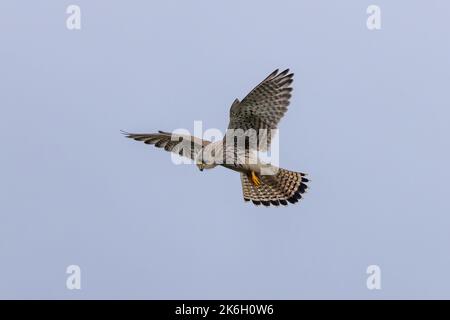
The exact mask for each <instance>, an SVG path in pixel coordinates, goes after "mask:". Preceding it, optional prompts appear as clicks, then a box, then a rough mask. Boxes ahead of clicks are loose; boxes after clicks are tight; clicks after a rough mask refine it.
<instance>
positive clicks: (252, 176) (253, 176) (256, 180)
mask: <svg viewBox="0 0 450 320" xmlns="http://www.w3.org/2000/svg"><path fill="white" fill-rule="evenodd" d="M250 180H251V181H252V182H253V185H254V186H256V187H259V185H261V179H259V177H258V176H257V175H256V173H255V171H251V172H250Z"/></svg>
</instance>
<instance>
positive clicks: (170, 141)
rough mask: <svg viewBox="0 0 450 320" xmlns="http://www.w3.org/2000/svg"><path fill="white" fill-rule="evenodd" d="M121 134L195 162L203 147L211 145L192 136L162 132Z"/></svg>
mask: <svg viewBox="0 0 450 320" xmlns="http://www.w3.org/2000/svg"><path fill="white" fill-rule="evenodd" d="M122 133H123V134H124V135H125V137H127V138H130V139H134V140H136V141H142V142H144V143H145V144H153V145H155V147H157V148H164V150H166V151H170V152H174V153H177V154H179V155H180V156H184V157H188V158H190V159H192V160H195V155H196V154H197V153H198V152H199V151H200V150H201V149H202V147H203V146H206V145H208V144H210V143H211V142H210V141H207V140H202V139H200V138H197V137H194V136H188V135H180V134H175V133H174V134H172V133H170V132H164V131H158V133H128V132H124V131H123V132H122Z"/></svg>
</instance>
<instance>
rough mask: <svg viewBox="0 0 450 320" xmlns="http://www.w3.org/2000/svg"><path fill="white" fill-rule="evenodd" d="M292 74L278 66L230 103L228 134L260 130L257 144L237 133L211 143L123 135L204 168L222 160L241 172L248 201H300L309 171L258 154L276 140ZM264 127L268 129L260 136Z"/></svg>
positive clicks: (164, 134) (156, 135)
mask: <svg viewBox="0 0 450 320" xmlns="http://www.w3.org/2000/svg"><path fill="white" fill-rule="evenodd" d="M293 76H294V74H293V73H290V72H289V69H286V70H284V71H282V72H279V71H278V69H277V70H275V71H274V72H272V73H271V74H270V75H269V76H268V77H266V78H265V79H264V80H263V81H262V82H261V83H260V84H258V85H257V86H256V87H255V88H254V89H253V90H251V91H250V93H249V94H248V95H247V96H246V97H245V98H244V99H242V101H239V100H238V99H236V100H235V101H234V102H233V104H232V105H231V107H230V121H229V124H228V129H227V135H228V134H229V133H232V132H234V131H235V130H236V129H237V131H239V129H242V130H241V131H242V132H243V133H240V134H243V135H244V136H245V135H246V133H248V132H250V131H251V130H255V131H256V132H258V137H257V142H258V143H257V144H256V146H253V145H251V144H249V143H248V144H247V142H246V143H245V144H244V145H243V146H240V145H239V144H237V143H235V139H234V137H233V136H232V142H230V141H229V140H228V139H227V138H224V139H223V140H222V141H216V142H210V141H206V140H202V139H200V138H197V137H193V136H188V135H178V134H175V133H173V134H172V133H169V132H164V131H159V132H158V133H149V134H148V133H145V134H139V133H128V132H124V134H125V136H126V137H128V138H131V139H134V140H136V141H142V142H144V143H146V144H152V145H155V146H156V147H159V148H164V150H166V151H170V152H174V153H177V154H180V155H182V156H185V157H188V158H190V159H192V160H194V161H195V163H196V165H197V166H198V167H199V169H200V170H201V171H203V169H211V168H214V167H216V166H217V165H221V166H223V167H225V168H228V169H231V170H234V171H237V172H240V176H241V184H242V192H243V197H244V200H245V201H252V202H253V203H254V204H255V205H261V204H262V205H264V206H271V205H274V206H279V205H287V204H288V203H296V202H298V201H299V200H300V199H301V198H302V195H303V194H304V193H305V192H306V189H307V188H308V186H307V183H308V182H309V180H308V179H307V178H306V177H305V176H306V174H304V173H301V172H294V171H289V170H286V169H282V168H277V167H274V166H272V165H270V164H265V163H262V162H260V160H259V158H258V156H257V154H258V151H266V150H267V149H268V147H269V146H270V143H271V141H272V135H271V131H270V130H273V129H277V127H278V124H279V122H280V120H281V118H282V117H283V116H284V114H285V113H286V111H287V109H288V106H289V99H290V98H291V92H292V87H291V85H292V83H293ZM261 130H267V131H261ZM261 132H264V133H265V134H264V135H260V133H261ZM226 137H227V136H226ZM261 138H262V139H261ZM244 139H247V138H245V137H244ZM263 139H266V141H267V144H261V143H260V142H261V141H264V140H263ZM255 159H256V160H255ZM252 161H253V162H252ZM266 169H270V170H266ZM268 172H270V174H268Z"/></svg>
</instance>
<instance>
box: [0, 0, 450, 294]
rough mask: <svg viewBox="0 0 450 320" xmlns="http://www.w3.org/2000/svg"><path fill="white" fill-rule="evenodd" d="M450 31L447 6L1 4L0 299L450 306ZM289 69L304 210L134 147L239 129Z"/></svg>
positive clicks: (287, 135) (289, 150) (223, 175)
mask: <svg viewBox="0 0 450 320" xmlns="http://www.w3.org/2000/svg"><path fill="white" fill-rule="evenodd" d="M70 4H77V5H79V6H80V7H81V10H82V17H81V19H82V29H81V30H79V31H70V30H68V29H67V28H66V18H67V16H68V15H67V14H66V12H65V11H66V8H67V6H68V5H70ZM370 4H376V5H379V6H380V7H381V18H382V29H381V30H378V31H369V30H368V29H367V27H366V19H367V14H366V8H367V7H368V6H369V5H370ZM449 21H450V3H449V2H448V1H444V0H440V1H438V0H431V1H406V0H403V1H385V0H383V1H382V0H377V1H361V0H354V1H331V0H329V1H294V0H293V1H256V0H255V1H238V0H233V1H206V0H204V1H106V0H102V1H101V0H97V1H85V0H83V1H82V0H74V1H56V0H54V1H49V0H47V1H12V0H7V1H1V2H0V35H1V37H0V38H1V44H0V88H1V89H0V108H1V116H0V133H1V134H0V146H1V157H0V219H1V220H0V298H63V299H78V298H86V299H91V298H105V299H106V298H139V299H141V298H142V299H143V298H149V299H220V298H224V299H226V298H235V299H247V298H249V299H301V298H362V299H379V298H388V299H389V298H450V274H449V270H450V256H449V244H450V203H449V198H450V197H449V181H450V170H449V163H450V143H449V136H450V122H449V119H450V98H449V92H450V91H449V82H450V58H449V57H450V41H449ZM287 67H289V68H291V70H292V71H293V72H295V81H294V85H293V86H294V94H293V98H292V101H291V105H290V107H289V111H288V112H287V114H286V117H285V118H284V119H283V120H282V121H281V123H280V144H281V154H280V162H281V166H282V167H284V168H288V169H291V170H296V171H303V172H308V173H309V174H310V177H311V180H312V182H311V184H310V185H311V189H310V191H309V193H308V194H307V195H306V196H305V197H304V200H302V201H301V202H300V203H298V204H297V205H292V206H288V207H281V208H273V207H272V208H264V207H255V206H253V205H252V204H249V203H244V201H243V199H242V191H241V184H240V179H239V175H238V174H237V173H235V172H232V171H228V170H226V169H223V168H218V169H215V170H212V171H203V172H200V171H199V170H198V169H197V168H196V167H194V166H175V165H174V164H173V163H172V162H171V161H170V154H168V153H165V152H163V151H161V150H159V149H156V148H153V147H150V146H146V145H144V144H142V143H138V142H134V141H131V140H127V139H125V138H123V136H122V135H121V134H120V130H121V129H123V130H128V131H131V132H154V131H156V130H167V131H171V130H173V129H176V128H186V129H189V130H193V125H194V120H202V121H203V124H204V128H219V129H225V127H226V125H227V123H228V109H229V107H230V105H231V103H232V102H233V100H234V99H235V98H243V97H244V96H245V94H246V93H247V92H248V91H249V90H250V89H252V88H253V86H254V85H256V84H257V83H258V82H260V81H261V80H262V79H263V78H264V77H266V76H267V75H268V74H269V73H270V72H272V71H273V70H274V69H276V68H287ZM72 264H76V265H79V266H80V267H81V270H82V289H81V290H78V291H77V290H68V289H66V278H67V275H66V267H67V266H68V265H72ZM373 264H375V265H379V266H380V268H381V272H382V278H381V281H382V289H381V290H372V291H371V290H368V289H367V287H366V278H367V276H368V275H367V274H366V268H367V266H369V265H373Z"/></svg>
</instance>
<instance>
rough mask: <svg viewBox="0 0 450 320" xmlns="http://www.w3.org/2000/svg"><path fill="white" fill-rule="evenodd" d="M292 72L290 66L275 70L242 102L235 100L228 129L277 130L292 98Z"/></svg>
mask: <svg viewBox="0 0 450 320" xmlns="http://www.w3.org/2000/svg"><path fill="white" fill-rule="evenodd" d="M293 76H294V74H293V73H289V69H286V70H284V71H283V72H281V73H278V69H277V70H275V71H274V72H272V73H271V74H270V75H269V76H268V77H267V78H266V79H264V80H263V81H262V82H261V83H260V84H259V85H257V86H256V87H255V88H254V89H253V90H252V91H251V92H250V93H249V94H248V95H247V96H246V97H245V98H244V99H243V100H242V101H241V102H239V100H238V99H236V100H235V101H234V103H233V104H232V106H231V108H230V123H229V125H228V129H242V130H244V131H247V130H248V129H254V130H256V132H257V133H259V130H260V129H267V130H268V143H270V132H269V131H270V130H271V129H276V128H277V125H278V123H279V122H280V119H281V118H282V117H283V116H284V114H285V113H286V111H287V107H288V105H289V99H290V97H291V92H292V87H291V84H292V82H293V81H294V80H293Z"/></svg>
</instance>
